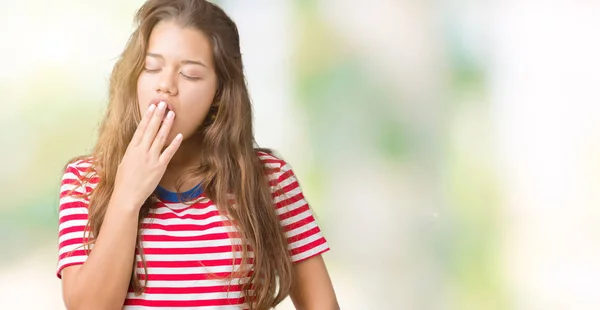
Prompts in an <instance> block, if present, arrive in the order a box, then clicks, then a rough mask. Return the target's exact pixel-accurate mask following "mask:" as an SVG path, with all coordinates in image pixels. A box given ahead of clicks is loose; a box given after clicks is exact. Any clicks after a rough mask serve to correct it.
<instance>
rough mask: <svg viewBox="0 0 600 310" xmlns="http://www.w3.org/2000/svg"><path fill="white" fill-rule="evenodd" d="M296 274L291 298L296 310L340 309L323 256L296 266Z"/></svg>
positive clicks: (314, 257)
mask: <svg viewBox="0 0 600 310" xmlns="http://www.w3.org/2000/svg"><path fill="white" fill-rule="evenodd" d="M294 272H295V280H294V284H293V287H292V291H291V293H290V297H291V299H292V302H293V303H294V306H295V307H296V309H298V310H338V309H340V306H339V305H338V302H337V299H336V297H335V292H334V290H333V285H332V284H331V279H330V278H329V273H328V272H327V267H326V266H325V262H324V261H323V257H322V256H321V255H317V256H313V257H311V258H308V259H306V260H304V261H301V262H298V263H296V264H294Z"/></svg>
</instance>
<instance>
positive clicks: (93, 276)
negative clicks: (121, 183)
mask: <svg viewBox="0 0 600 310" xmlns="http://www.w3.org/2000/svg"><path fill="white" fill-rule="evenodd" d="M127 204H128V202H126V201H124V200H123V199H119V198H117V197H115V196H113V199H111V201H110V203H109V205H108V209H107V211H106V216H105V218H104V224H103V225H102V228H101V230H100V233H99V234H98V238H97V239H96V243H95V244H94V249H93V251H91V252H90V255H89V257H88V258H87V260H86V261H85V263H84V264H83V265H76V266H70V267H66V268H65V269H63V271H62V286H63V300H64V302H65V306H66V307H67V309H69V310H76V309H85V310H88V309H89V310H93V309H121V308H122V307H123V303H124V301H125V297H126V296H127V290H128V287H129V281H130V279H131V271H132V269H131V268H132V267H133V258H134V253H135V240H136V236H137V225H138V214H139V207H137V206H127Z"/></svg>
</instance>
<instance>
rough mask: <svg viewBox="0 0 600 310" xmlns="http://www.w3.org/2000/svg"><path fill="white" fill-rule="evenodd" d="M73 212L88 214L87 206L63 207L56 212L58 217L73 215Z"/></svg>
mask: <svg viewBox="0 0 600 310" xmlns="http://www.w3.org/2000/svg"><path fill="white" fill-rule="evenodd" d="M75 214H84V215H87V214H88V208H85V207H76V208H67V209H63V210H60V212H58V217H59V218H63V217H65V216H69V215H75Z"/></svg>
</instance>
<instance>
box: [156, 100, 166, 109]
mask: <svg viewBox="0 0 600 310" xmlns="http://www.w3.org/2000/svg"><path fill="white" fill-rule="evenodd" d="M166 105H167V104H166V103H165V102H164V101H161V102H160V103H159V104H158V108H159V109H162V108H164V107H165V106H166Z"/></svg>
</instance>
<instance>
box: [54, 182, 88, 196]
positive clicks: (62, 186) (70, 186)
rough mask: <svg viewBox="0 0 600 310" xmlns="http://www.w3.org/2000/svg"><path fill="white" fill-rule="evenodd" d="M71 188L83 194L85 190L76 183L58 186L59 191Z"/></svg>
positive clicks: (74, 191)
mask: <svg viewBox="0 0 600 310" xmlns="http://www.w3.org/2000/svg"><path fill="white" fill-rule="evenodd" d="M70 190H73V193H79V194H85V190H84V189H83V188H82V187H81V185H78V184H63V185H61V187H60V191H61V192H65V191H70Z"/></svg>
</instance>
